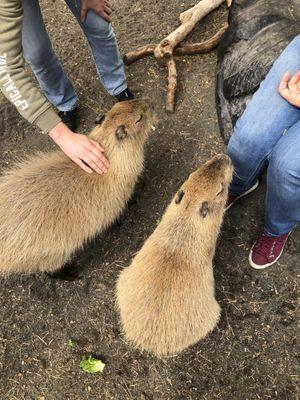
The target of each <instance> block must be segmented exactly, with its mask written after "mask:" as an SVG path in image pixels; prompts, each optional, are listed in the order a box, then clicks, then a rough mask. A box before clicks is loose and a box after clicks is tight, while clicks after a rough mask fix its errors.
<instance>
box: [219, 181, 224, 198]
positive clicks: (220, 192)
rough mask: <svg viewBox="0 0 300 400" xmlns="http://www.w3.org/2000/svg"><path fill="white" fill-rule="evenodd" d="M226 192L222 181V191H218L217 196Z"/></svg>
mask: <svg viewBox="0 0 300 400" xmlns="http://www.w3.org/2000/svg"><path fill="white" fill-rule="evenodd" d="M223 192H224V185H223V183H221V189H220V191H219V192H218V193H217V196H219V195H220V194H222V193H223Z"/></svg>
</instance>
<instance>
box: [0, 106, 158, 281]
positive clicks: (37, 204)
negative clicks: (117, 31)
mask: <svg viewBox="0 0 300 400" xmlns="http://www.w3.org/2000/svg"><path fill="white" fill-rule="evenodd" d="M153 122H154V112H153V106H152V105H151V104H150V102H149V101H148V100H146V99H142V100H132V101H126V102H121V103H117V104H115V105H114V106H113V107H112V109H111V110H110V111H108V112H107V114H106V115H105V118H104V121H103V123H102V125H101V126H99V127H96V128H95V129H94V130H93V131H92V132H91V134H90V137H91V138H92V139H93V140H96V141H98V142H99V143H101V145H102V146H103V147H104V149H105V154H106V156H107V158H108V160H109V162H110V167H109V169H108V172H107V174H105V175H99V174H97V173H93V174H88V173H86V172H84V171H83V170H82V169H80V168H79V167H78V166H77V165H76V164H74V163H73V162H72V161H71V160H70V159H69V158H68V157H67V156H66V155H65V154H63V152H61V151H56V152H53V153H41V154H39V155H37V156H34V157H30V158H29V159H28V160H27V161H23V162H21V163H19V164H17V165H16V166H15V167H13V169H11V170H10V171H8V172H6V173H5V174H4V175H3V176H1V177H0V273H2V274H6V273H11V272H23V273H31V272H35V271H47V272H53V271H55V270H58V269H60V268H61V267H62V266H63V265H64V264H65V263H66V262H67V261H68V260H69V259H70V258H71V257H72V255H73V254H74V252H75V251H76V250H77V249H79V248H81V247H82V246H83V245H84V244H85V243H86V242H87V240H88V239H91V238H93V237H94V236H95V235H96V234H97V233H99V232H101V231H103V230H105V229H106V228H107V227H108V226H110V225H111V224H112V223H113V222H114V221H115V220H116V219H117V218H118V217H119V216H120V214H121V213H122V211H123V210H124V208H125V205H126V202H127V201H128V200H129V198H130V196H131V195H132V193H133V190H134V186H135V184H136V182H137V179H138V176H139V175H140V174H141V172H142V169H143V161H144V150H143V147H144V143H145V140H146V138H147V135H148V134H149V132H150V131H151V127H152V124H153Z"/></svg>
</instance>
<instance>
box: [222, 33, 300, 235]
mask: <svg viewBox="0 0 300 400" xmlns="http://www.w3.org/2000/svg"><path fill="white" fill-rule="evenodd" d="M299 69H300V35H298V36H297V37H296V38H295V39H294V40H293V41H292V42H291V43H290V44H289V45H288V46H287V48H286V49H285V50H284V51H283V53H282V54H281V55H280V57H279V58H278V59H277V60H276V62H275V63H274V65H273V67H272V68H271V70H270V72H269V73H268V75H267V77H266V79H265V80H264V81H263V82H262V83H261V85H260V87H259V89H258V90H257V92H256V93H255V94H254V96H253V98H252V99H251V101H250V102H249V104H248V105H247V107H246V110H245V112H244V113H243V115H242V116H241V117H240V118H239V120H238V121H237V123H236V126H235V128H234V132H233V135H232V137H231V139H230V141H229V144H228V150H227V151H228V155H229V156H230V158H231V159H232V161H233V165H234V177H233V181H232V183H231V186H230V189H229V191H230V194H234V195H239V194H241V193H243V192H244V191H246V190H247V189H249V188H250V187H251V186H253V184H255V182H256V181H257V179H258V177H259V175H260V174H262V172H263V171H264V170H265V169H266V168H267V194H266V217H265V231H266V232H267V233H268V234H269V235H271V236H280V235H283V234H285V233H288V232H290V231H291V230H292V229H293V228H295V226H296V225H297V224H298V223H299V221H300V109H299V108H297V107H294V106H292V105H290V104H289V103H288V102H287V101H286V100H284V99H283V98H282V97H281V96H280V94H279V93H278V86H279V82H280V80H281V78H282V76H283V74H284V73H285V72H286V71H287V70H289V71H290V72H291V73H295V72H296V71H297V70H299Z"/></svg>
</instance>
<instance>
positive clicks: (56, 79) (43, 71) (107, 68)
mask: <svg viewBox="0 0 300 400" xmlns="http://www.w3.org/2000/svg"><path fill="white" fill-rule="evenodd" d="M65 2H66V4H67V5H68V7H69V8H70V10H71V11H72V13H73V14H74V16H75V18H76V19H77V21H78V23H79V25H80V27H81V29H82V30H83V32H84V34H85V36H86V37H87V40H88V42H89V45H90V47H91V50H92V54H93V57H94V60H95V64H96V68H97V71H98V74H99V77H100V79H101V81H102V83H103V85H104V86H105V87H106V89H107V91H108V92H109V93H110V94H111V95H113V96H115V95H117V94H119V93H121V92H122V91H123V90H124V89H126V87H127V84H126V77H125V72H124V64H123V61H122V59H121V57H120V54H119V51H118V47H117V43H116V38H115V34H114V31H113V28H112V26H111V24H109V23H108V22H106V21H105V20H104V19H103V18H101V17H99V16H98V15H97V14H95V13H94V12H93V11H89V12H88V13H87V17H86V20H85V22H81V21H80V5H81V1H80V0H65ZM22 6H23V27H22V46H23V55H24V58H25V60H26V62H27V63H28V64H29V65H30V67H31V68H32V70H33V72H34V74H35V76H36V78H37V80H38V82H39V84H40V86H41V89H42V91H43V93H44V94H45V96H46V97H47V98H48V100H49V101H50V103H52V104H53V105H54V106H55V107H57V108H58V109H59V110H60V111H70V110H73V109H74V108H75V107H76V103H77V96H76V93H75V90H74V88H73V86H72V84H71V82H70V80H69V79H68V77H67V76H66V75H65V73H64V71H63V69H62V67H61V65H60V62H59V61H58V58H57V57H56V55H55V53H54V51H53V48H52V45H51V42H50V39H49V36H48V33H47V31H46V28H45V25H44V21H43V17H42V14H41V10H40V6H39V0H22Z"/></svg>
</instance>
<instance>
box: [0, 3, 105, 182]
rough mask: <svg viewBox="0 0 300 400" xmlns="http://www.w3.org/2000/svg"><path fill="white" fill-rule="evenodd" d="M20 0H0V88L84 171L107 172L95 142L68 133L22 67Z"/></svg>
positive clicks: (24, 114) (99, 149) (100, 149)
mask: <svg viewBox="0 0 300 400" xmlns="http://www.w3.org/2000/svg"><path fill="white" fill-rule="evenodd" d="M22 18H23V9H22V3H21V0H0V90H1V91H2V93H3V94H4V95H5V96H6V97H7V99H8V100H9V101H10V102H11V103H13V104H14V105H15V107H16V108H17V110H18V111H19V113H20V114H21V115H22V116H23V117H24V118H25V119H27V121H28V122H30V123H34V124H36V125H37V126H38V127H39V128H40V129H41V130H42V131H43V132H45V133H49V136H50V137H51V138H52V139H53V140H54V141H55V143H56V144H57V145H58V146H59V147H60V148H61V149H62V151H63V152H64V153H65V154H66V155H67V156H68V157H70V158H71V160H72V161H74V162H75V163H76V164H77V165H79V166H80V167H81V168H82V169H83V170H85V171H86V172H88V173H92V172H93V170H94V171H96V172H98V173H99V174H102V173H103V172H104V173H105V172H107V168H108V165H109V164H108V161H107V159H106V158H105V156H104V154H103V152H104V149H103V148H102V147H101V146H100V144H99V143H97V142H95V141H94V140H91V139H89V138H88V137H86V136H84V135H79V134H76V133H74V132H72V131H71V130H70V129H69V128H68V127H67V126H66V125H65V124H64V123H62V122H61V119H60V118H59V116H58V115H57V114H56V112H55V111H54V110H53V108H52V106H51V104H50V103H49V102H48V101H47V99H46V98H45V96H44V95H43V94H42V92H41V91H40V90H39V88H38V87H37V86H36V84H35V83H34V81H33V80H32V79H31V76H30V75H29V74H28V72H27V71H26V69H25V61H24V58H23V51H22Z"/></svg>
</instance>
